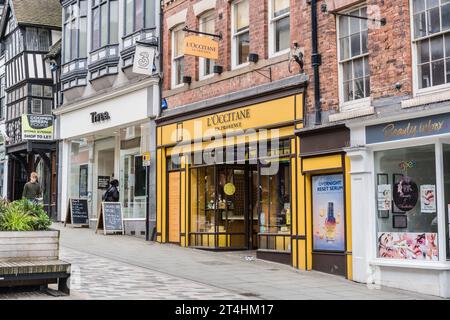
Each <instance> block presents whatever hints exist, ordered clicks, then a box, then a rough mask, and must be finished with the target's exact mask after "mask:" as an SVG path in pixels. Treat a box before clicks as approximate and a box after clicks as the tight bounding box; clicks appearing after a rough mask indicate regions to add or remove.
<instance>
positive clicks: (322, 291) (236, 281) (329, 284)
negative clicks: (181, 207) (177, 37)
mask: <svg viewBox="0 0 450 320" xmlns="http://www.w3.org/2000/svg"><path fill="white" fill-rule="evenodd" d="M53 228H55V229H59V230H61V249H60V258H61V259H62V260H65V261H68V262H70V263H71V264H72V276H71V295H70V296H65V297H54V296H52V295H49V294H48V293H45V292H39V291H35V292H6V293H2V292H0V299H50V300H52V299H64V300H65V299H77V300H84V299H125V300H126V299H146V300H147V299H163V300H165V299H173V300H190V299H192V300H196V299H200V300H208V299H214V300H222V299H226V300H245V299H276V300H278V299H295V300H311V299H314V300H315V299H338V300H368V299H369V300H393V299H395V300H417V299H419V300H422V299H438V297H435V296H427V295H422V294H418V293H414V292H409V291H404V290H398V289H392V288H384V287H383V288H380V287H376V288H372V287H368V286H367V285H364V284H359V283H355V282H352V281H349V280H346V279H344V278H342V277H338V276H334V275H329V274H324V273H320V272H316V271H302V270H296V269H294V268H292V267H290V266H287V265H282V264H277V263H273V262H268V261H264V260H259V259H256V255H255V253H254V252H252V251H244V252H210V251H204V250H198V249H191V248H182V247H179V246H176V245H169V244H159V243H155V242H147V241H144V240H143V239H139V238H135V237H129V236H121V235H107V236H105V235H103V234H95V232H94V231H93V230H92V229H83V228H71V227H66V228H65V227H64V226H63V225H62V224H55V225H54V226H53ZM51 288H53V289H54V287H51ZM51 292H52V293H54V292H53V291H51Z"/></svg>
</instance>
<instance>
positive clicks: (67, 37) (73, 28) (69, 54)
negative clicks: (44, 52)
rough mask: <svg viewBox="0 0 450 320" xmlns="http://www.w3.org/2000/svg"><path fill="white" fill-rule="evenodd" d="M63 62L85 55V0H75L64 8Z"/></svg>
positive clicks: (84, 56)
mask: <svg viewBox="0 0 450 320" xmlns="http://www.w3.org/2000/svg"><path fill="white" fill-rule="evenodd" d="M63 20H64V21H63V29H64V31H63V32H64V49H63V51H64V53H63V55H64V62H69V61H72V60H74V59H78V58H86V56H87V0H79V1H75V2H73V3H72V4H70V5H68V6H67V7H65V8H64V13H63Z"/></svg>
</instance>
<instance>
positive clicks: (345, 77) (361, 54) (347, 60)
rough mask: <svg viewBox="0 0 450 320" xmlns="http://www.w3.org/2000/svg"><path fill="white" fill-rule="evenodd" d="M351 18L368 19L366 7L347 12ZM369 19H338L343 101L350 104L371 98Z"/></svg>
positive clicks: (340, 17) (341, 17) (346, 17)
mask: <svg viewBox="0 0 450 320" xmlns="http://www.w3.org/2000/svg"><path fill="white" fill-rule="evenodd" d="M345 13H346V14H348V15H353V16H360V17H367V9H366V7H361V8H358V9H354V10H352V11H349V12H345ZM367 35H368V28H367V20H364V19H358V18H351V17H348V16H339V18H338V39H339V44H338V45H339V72H340V78H341V79H342V80H341V83H340V92H341V101H342V102H343V103H344V104H345V103H347V102H350V101H354V100H359V99H363V98H367V97H369V96H370V70H369V52H368V50H367V46H368V40H367Z"/></svg>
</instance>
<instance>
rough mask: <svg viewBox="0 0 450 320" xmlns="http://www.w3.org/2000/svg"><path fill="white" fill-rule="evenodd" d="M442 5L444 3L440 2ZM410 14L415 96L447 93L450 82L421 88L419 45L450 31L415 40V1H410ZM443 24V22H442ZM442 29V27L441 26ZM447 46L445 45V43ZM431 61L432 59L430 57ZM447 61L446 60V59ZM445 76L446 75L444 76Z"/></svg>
mask: <svg viewBox="0 0 450 320" xmlns="http://www.w3.org/2000/svg"><path fill="white" fill-rule="evenodd" d="M440 3H442V2H440ZM409 9H410V10H409V12H410V17H409V18H410V25H411V28H410V33H411V50H412V52H411V58H412V68H413V96H414V97H418V96H424V95H432V94H435V93H440V92H442V91H447V90H449V89H450V82H449V83H445V84H441V85H438V86H430V87H428V88H423V89H420V88H419V65H418V63H417V43H418V42H419V41H421V40H426V39H430V38H433V37H436V36H439V35H443V34H446V33H450V30H445V31H440V32H436V33H434V34H432V35H431V36H430V35H428V36H425V37H421V38H418V39H414V7H413V0H411V1H409ZM441 23H442V21H441ZM441 27H442V25H441ZM444 46H445V43H444ZM430 59H431V57H430ZM444 60H445V59H444ZM444 76H445V75H444Z"/></svg>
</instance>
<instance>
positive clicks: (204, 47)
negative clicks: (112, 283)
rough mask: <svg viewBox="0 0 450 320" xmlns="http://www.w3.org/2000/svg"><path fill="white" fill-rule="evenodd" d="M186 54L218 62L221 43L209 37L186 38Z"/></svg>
mask: <svg viewBox="0 0 450 320" xmlns="http://www.w3.org/2000/svg"><path fill="white" fill-rule="evenodd" d="M184 54H185V55H189V56H196V57H201V58H206V59H212V60H217V59H218V58H219V43H218V42H217V41H214V40H212V39H210V38H208V37H200V36H189V37H186V38H184Z"/></svg>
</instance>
